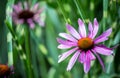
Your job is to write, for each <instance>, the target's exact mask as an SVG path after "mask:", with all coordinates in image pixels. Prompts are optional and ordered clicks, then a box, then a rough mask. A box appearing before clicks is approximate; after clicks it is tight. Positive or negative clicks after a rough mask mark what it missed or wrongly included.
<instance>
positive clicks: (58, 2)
mask: <svg viewBox="0 0 120 78" xmlns="http://www.w3.org/2000/svg"><path fill="white" fill-rule="evenodd" d="M57 4H58V6H59V7H60V9H61V11H62V14H63V17H64V20H65V21H66V22H68V21H67V18H66V15H65V12H64V9H63V7H62V5H61V4H60V1H59V0H57Z"/></svg>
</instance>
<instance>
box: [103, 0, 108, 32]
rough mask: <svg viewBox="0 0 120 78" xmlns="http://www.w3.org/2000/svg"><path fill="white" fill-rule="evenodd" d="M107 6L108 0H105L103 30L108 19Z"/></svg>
mask: <svg viewBox="0 0 120 78" xmlns="http://www.w3.org/2000/svg"><path fill="white" fill-rule="evenodd" d="M107 8H108V0H103V31H105V28H106V26H105V25H106V19H107Z"/></svg>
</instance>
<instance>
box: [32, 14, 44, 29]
mask: <svg viewBox="0 0 120 78" xmlns="http://www.w3.org/2000/svg"><path fill="white" fill-rule="evenodd" d="M33 19H34V21H35V22H36V23H38V24H39V25H40V26H42V27H43V26H44V25H45V23H44V21H42V20H41V19H40V16H39V15H37V14H36V15H34V17H33Z"/></svg>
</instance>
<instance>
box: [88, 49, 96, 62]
mask: <svg viewBox="0 0 120 78" xmlns="http://www.w3.org/2000/svg"><path fill="white" fill-rule="evenodd" d="M86 55H87V56H88V57H89V58H90V60H95V59H96V57H95V56H94V55H93V53H92V52H91V51H90V50H88V51H87V52H86Z"/></svg>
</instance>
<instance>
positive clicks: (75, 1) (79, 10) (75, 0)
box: [74, 0, 85, 22]
mask: <svg viewBox="0 0 120 78" xmlns="http://www.w3.org/2000/svg"><path fill="white" fill-rule="evenodd" d="M74 3H75V5H76V7H77V9H78V12H79V14H80V17H81V19H82V20H83V22H85V20H84V18H83V15H82V11H81V9H80V8H79V7H80V6H79V5H78V2H77V0H74Z"/></svg>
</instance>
